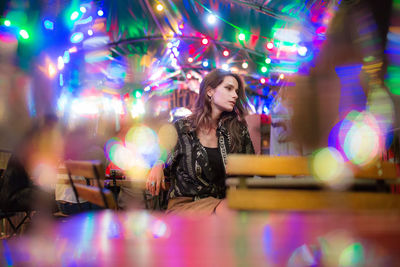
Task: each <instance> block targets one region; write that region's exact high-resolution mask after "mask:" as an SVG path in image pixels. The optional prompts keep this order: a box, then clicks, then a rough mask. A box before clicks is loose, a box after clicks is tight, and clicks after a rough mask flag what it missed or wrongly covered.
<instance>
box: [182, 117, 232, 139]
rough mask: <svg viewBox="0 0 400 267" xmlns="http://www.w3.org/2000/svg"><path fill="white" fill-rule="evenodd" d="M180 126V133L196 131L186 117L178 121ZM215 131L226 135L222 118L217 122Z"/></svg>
mask: <svg viewBox="0 0 400 267" xmlns="http://www.w3.org/2000/svg"><path fill="white" fill-rule="evenodd" d="M180 128H181V130H182V133H185V134H195V132H196V129H195V128H194V127H193V126H192V124H191V123H190V121H189V120H188V119H184V120H182V121H181V122H180ZM217 132H219V133H221V134H223V135H225V136H228V129H226V127H225V125H224V123H223V122H222V120H220V121H219V122H218V126H217Z"/></svg>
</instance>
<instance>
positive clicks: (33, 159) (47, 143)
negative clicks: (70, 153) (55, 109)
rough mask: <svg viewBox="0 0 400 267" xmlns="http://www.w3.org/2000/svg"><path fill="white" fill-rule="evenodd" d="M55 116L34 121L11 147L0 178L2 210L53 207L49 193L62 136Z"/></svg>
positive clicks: (49, 208) (59, 156) (47, 116)
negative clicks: (9, 155)
mask: <svg viewBox="0 0 400 267" xmlns="http://www.w3.org/2000/svg"><path fill="white" fill-rule="evenodd" d="M57 121H58V120H57V117H56V116H55V115H52V114H50V115H46V116H45V117H44V119H43V121H41V122H39V123H37V124H34V126H33V127H32V129H31V130H29V131H28V133H27V134H26V135H25V137H24V138H23V139H22V141H21V142H20V143H19V145H18V146H17V148H16V149H15V150H14V152H13V154H12V155H11V158H10V160H9V162H8V165H7V168H6V170H5V172H4V174H3V176H2V177H1V178H0V208H1V209H2V210H5V211H32V210H38V211H44V212H45V213H49V212H54V211H56V210H57V208H56V203H55V201H54V197H53V194H52V192H51V191H52V185H53V184H54V181H55V179H56V174H57V164H58V162H59V161H60V159H61V158H62V149H63V139H62V136H61V134H60V131H59V129H58V127H57Z"/></svg>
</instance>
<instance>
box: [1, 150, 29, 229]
mask: <svg viewBox="0 0 400 267" xmlns="http://www.w3.org/2000/svg"><path fill="white" fill-rule="evenodd" d="M10 157H11V151H9V150H3V149H1V150H0V177H1V176H2V175H3V172H4V171H5V170H6V168H7V164H8V160H9V159H10ZM0 179H1V178H0ZM13 217H14V218H15V221H16V222H15V221H14V219H13ZM30 218H31V211H21V212H9V211H2V210H0V220H2V221H3V225H5V224H4V221H7V223H8V224H9V225H10V227H11V230H12V235H15V234H17V233H18V231H19V230H20V229H21V227H22V225H23V224H24V223H25V221H26V220H29V219H30ZM13 221H14V222H13ZM18 221H19V222H18ZM12 235H11V236H12Z"/></svg>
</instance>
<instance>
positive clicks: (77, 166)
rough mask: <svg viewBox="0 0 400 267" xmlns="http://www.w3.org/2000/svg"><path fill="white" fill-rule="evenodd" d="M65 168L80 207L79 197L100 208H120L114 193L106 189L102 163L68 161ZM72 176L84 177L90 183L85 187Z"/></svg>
mask: <svg viewBox="0 0 400 267" xmlns="http://www.w3.org/2000/svg"><path fill="white" fill-rule="evenodd" d="M65 167H66V169H67V172H68V177H69V181H70V183H71V186H72V189H73V190H74V193H75V197H76V199H77V202H78V205H79V206H80V202H79V197H81V198H83V199H85V200H87V201H89V202H90V203H93V204H95V205H97V206H100V207H104V208H107V209H117V208H118V206H117V203H116V200H115V198H114V196H113V194H112V192H111V191H110V190H107V189H105V188H104V178H105V173H104V168H103V166H102V164H101V163H100V161H72V160H68V161H66V162H65ZM72 175H77V176H83V177H85V178H86V179H88V181H90V182H88V183H87V184H86V185H85V184H82V183H81V181H79V182H78V181H74V179H72Z"/></svg>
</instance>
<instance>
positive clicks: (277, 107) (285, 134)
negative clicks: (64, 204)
mask: <svg viewBox="0 0 400 267" xmlns="http://www.w3.org/2000/svg"><path fill="white" fill-rule="evenodd" d="M287 90H288V88H287V87H282V88H280V89H279V92H278V95H277V96H276V98H275V100H274V104H273V107H272V109H271V135H270V155H274V156H290V155H292V156H294V155H301V149H300V146H299V145H297V144H296V143H294V142H292V138H293V137H292V134H293V133H292V126H291V121H290V119H291V116H292V113H293V112H292V109H291V107H290V103H289V99H288V95H287Z"/></svg>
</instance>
